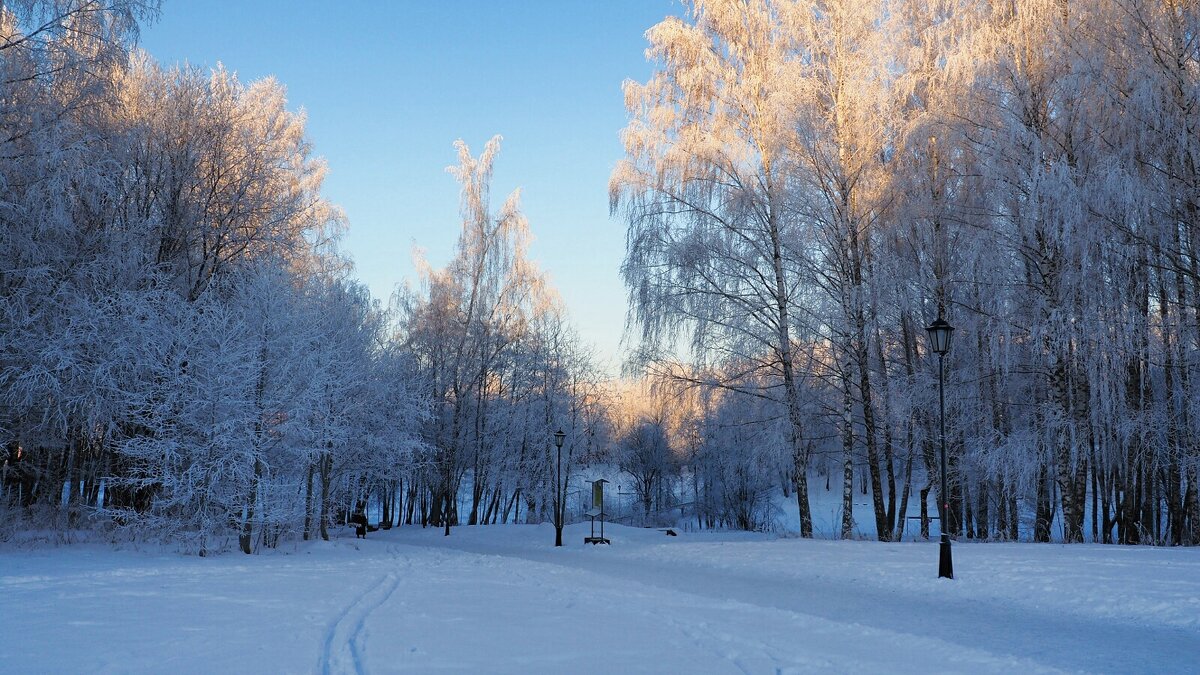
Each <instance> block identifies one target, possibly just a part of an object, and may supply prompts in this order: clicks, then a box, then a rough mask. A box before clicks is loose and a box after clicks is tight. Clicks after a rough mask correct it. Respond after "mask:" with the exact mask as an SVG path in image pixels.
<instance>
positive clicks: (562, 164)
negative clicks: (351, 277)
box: [141, 0, 681, 369]
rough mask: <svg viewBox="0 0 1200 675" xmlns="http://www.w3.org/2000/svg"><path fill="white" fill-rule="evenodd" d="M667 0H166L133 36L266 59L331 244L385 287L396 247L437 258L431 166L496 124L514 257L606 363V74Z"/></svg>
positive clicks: (169, 51) (620, 306) (454, 217)
mask: <svg viewBox="0 0 1200 675" xmlns="http://www.w3.org/2000/svg"><path fill="white" fill-rule="evenodd" d="M680 12H681V7H680V6H679V4H678V2H677V1H675V0H606V1H603V2H601V1H599V0H596V1H590V2H585V1H582V0H577V1H576V0H570V1H559V2H551V1H537V2H535V1H517V0H507V1H502V0H494V1H492V2H449V1H447V2H427V3H418V2H383V1H377V2H366V1H361V2H358V1H352V2H342V3H336V2H321V3H318V2H296V1H293V2H275V1H272V2H266V1H262V2H246V1H244V2H234V1H228V0H227V1H224V2H221V1H217V0H166V2H165V3H164V6H163V10H162V16H161V17H160V19H159V21H157V22H156V23H154V24H152V25H150V26H148V27H146V28H145V29H144V30H143V32H142V39H141V46H142V47H143V48H144V49H146V50H147V51H148V52H150V53H151V54H152V55H153V56H154V57H155V58H156V59H158V60H159V61H160V62H163V63H175V62H182V61H187V62H189V63H191V64H193V65H198V66H205V67H211V66H213V65H215V64H216V63H217V62H221V63H223V64H225V66H226V67H227V68H228V69H230V70H234V71H236V72H237V73H238V75H239V77H240V78H241V79H242V80H243V81H251V80H254V79H258V78H260V77H264V76H267V75H274V76H275V77H276V78H277V79H278V80H279V81H280V82H282V83H283V84H285V85H286V86H287V88H288V100H289V105H290V107H292V108H293V109H299V108H304V109H305V110H306V111H307V113H308V134H309V138H310V139H311V140H312V143H313V146H314V150H315V154H317V155H321V156H323V157H325V159H326V161H327V162H328V163H329V168H330V173H329V177H328V179H327V180H326V184H325V195H326V197H328V198H329V199H330V200H331V201H333V202H334V203H336V204H338V205H340V206H341V207H342V208H343V209H344V210H345V211H346V214H347V216H348V218H349V223H350V229H349V232H348V233H347V235H346V237H345V240H344V241H343V248H344V249H345V250H346V251H347V252H348V253H349V254H350V255H351V256H352V257H353V259H354V261H355V265H356V267H357V272H356V273H357V276H358V277H359V278H360V279H361V280H362V281H364V282H365V283H366V284H367V285H368V286H369V287H370V288H371V291H372V294H373V295H375V296H376V297H377V298H380V299H384V300H386V298H387V297H388V296H389V295H390V294H391V292H392V290H393V289H394V288H395V287H396V285H397V284H398V283H400V282H401V281H402V280H403V279H405V278H409V279H413V278H414V272H413V270H414V268H413V265H412V255H411V254H412V249H413V247H414V246H419V247H421V248H423V249H424V250H425V251H426V256H427V258H428V259H429V260H430V261H431V262H432V263H433V264H434V265H435V266H439V267H440V266H442V265H444V264H445V262H446V261H447V260H448V259H449V256H450V253H451V250H452V248H453V246H454V242H455V240H456V238H457V236H458V229H459V218H458V189H457V184H456V183H455V181H454V178H453V177H452V176H451V175H450V174H448V173H446V171H445V168H446V167H447V166H449V165H450V164H453V163H454V162H455V154H454V149H453V147H452V144H453V142H454V140H455V139H458V138H462V139H463V140H465V141H466V142H467V143H468V144H469V145H470V146H471V149H472V151H474V152H475V153H476V154H478V152H479V151H480V150H482V149H483V145H484V143H485V142H486V141H487V139H489V138H491V137H492V135H494V134H501V135H503V136H504V144H503V148H502V150H501V153H500V157H499V159H498V161H497V165H496V173H495V180H494V184H493V186H492V195H493V197H492V199H493V203H494V206H496V207H497V208H498V207H499V205H500V202H501V201H502V200H503V198H504V196H506V195H507V194H508V193H509V192H510V191H511V190H512V189H514V188H516V187H521V188H522V190H523V204H524V210H525V213H526V215H527V216H528V217H529V222H530V228H531V229H532V231H533V235H534V243H533V245H532V248H531V253H530V254H531V257H533V258H534V259H535V260H537V261H538V263H539V264H540V265H541V267H542V269H544V270H546V271H547V272H549V274H550V277H551V279H552V282H553V283H554V285H555V286H556V287H557V288H558V289H559V291H560V293H561V294H562V296H563V299H564V300H565V301H566V303H567V306H568V308H569V311H570V313H571V317H572V320H573V322H574V324H575V325H576V326H577V327H578V328H579V331H580V333H581V334H582V335H583V337H584V339H585V340H586V341H587V342H589V343H591V344H592V345H594V346H595V347H596V350H597V356H598V357H600V360H601V362H602V365H605V366H607V367H608V368H610V369H615V366H616V358H617V354H618V343H619V341H620V338H621V334H622V327H623V324H624V318H625V305H626V302H625V290H624V287H623V285H622V284H621V281H620V278H619V276H618V267H619V265H620V262H621V258H622V255H623V253H624V242H625V227H624V224H623V223H622V222H621V221H620V220H619V219H611V218H609V216H608V195H607V185H608V175H609V173H610V171H611V170H612V167H613V165H614V164H615V163H616V161H617V160H618V159H620V157H621V145H620V141H619V138H618V134H619V132H620V130H621V128H622V127H623V126H624V124H625V121H626V115H625V110H624V105H623V101H622V95H621V82H622V81H623V80H625V79H626V78H631V79H635V80H639V81H645V80H646V79H647V78H648V77H649V75H650V72H651V69H650V65H649V64H648V63H647V62H646V60H645V58H644V55H643V52H644V50H645V46H646V43H645V38H644V36H643V34H644V33H645V31H646V30H647V29H648V28H650V27H651V26H652V25H654V24H655V23H657V22H658V21H660V20H662V19H663V18H664V17H665V16H667V15H669V14H676V15H677V14H679V13H680Z"/></svg>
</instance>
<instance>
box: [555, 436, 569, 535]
mask: <svg viewBox="0 0 1200 675" xmlns="http://www.w3.org/2000/svg"><path fill="white" fill-rule="evenodd" d="M566 437H567V435H566V434H564V433H563V430H562V429H559V430H558V431H556V432H554V445H555V447H557V448H558V468H557V469H556V470H555V472H554V475H555V478H554V545H555V546H562V530H563V522H562V521H563V508H562V501H563V494H562V445H563V439H564V438H566Z"/></svg>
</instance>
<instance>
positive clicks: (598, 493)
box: [583, 478, 612, 546]
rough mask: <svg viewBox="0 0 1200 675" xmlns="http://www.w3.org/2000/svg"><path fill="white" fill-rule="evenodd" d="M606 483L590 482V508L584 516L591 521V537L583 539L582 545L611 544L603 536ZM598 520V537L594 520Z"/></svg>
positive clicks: (600, 481) (603, 481) (602, 480)
mask: <svg viewBox="0 0 1200 675" xmlns="http://www.w3.org/2000/svg"><path fill="white" fill-rule="evenodd" d="M607 482H608V481H606V480H604V479H603V478H601V479H600V480H594V481H592V508H590V509H588V510H587V511H585V512H584V515H585V516H587V517H588V518H591V519H592V536H590V537H584V538H583V543H585V544H592V545H593V546H595V545H596V544H611V543H612V542H611V541H609V540H608V538H607V537H605V536H604V484H605V483H607ZM597 518H599V519H600V536H599V537H597V536H596V519H597Z"/></svg>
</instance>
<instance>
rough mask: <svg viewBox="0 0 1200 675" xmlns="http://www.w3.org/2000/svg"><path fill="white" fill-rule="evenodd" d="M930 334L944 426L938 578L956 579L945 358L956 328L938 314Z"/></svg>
mask: <svg viewBox="0 0 1200 675" xmlns="http://www.w3.org/2000/svg"><path fill="white" fill-rule="evenodd" d="M925 330H926V331H927V332H928V333H929V345H930V347H931V348H932V349H933V352H934V353H935V354H937V355H938V408H939V410H940V411H941V425H942V512H941V514H940V515H939V517H940V518H941V522H942V545H941V547H940V548H941V554H940V557H939V559H938V578H945V579H953V578H954V561H953V560H952V559H951V557H950V533H949V532H948V531H947V529H946V528H947V526H948V525H949V518H948V516H949V515H950V488H949V485H948V483H947V480H946V377H945V372H946V371H945V364H944V361H945V356H946V352H948V351H950V336H951V335H952V334H953V333H954V326H951V325H950V324H948V323H946V320H945V319H943V318H942V314H941V312H938V318H937V321H934V322H933V323H931V324H929V327H928V328H926V329H925Z"/></svg>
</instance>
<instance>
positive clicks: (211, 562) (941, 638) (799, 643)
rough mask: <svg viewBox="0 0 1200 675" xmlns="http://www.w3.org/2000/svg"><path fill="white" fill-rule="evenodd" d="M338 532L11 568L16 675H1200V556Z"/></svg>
mask: <svg viewBox="0 0 1200 675" xmlns="http://www.w3.org/2000/svg"><path fill="white" fill-rule="evenodd" d="M586 532H587V525H586V524H580V525H572V526H568V528H567V530H566V533H565V542H566V544H567V545H566V546H564V547H563V548H561V549H555V548H554V547H553V540H554V533H553V529H552V528H550V527H548V526H544V525H543V526H530V525H511V526H491V527H459V528H456V529H454V530H453V532H452V534H451V536H450V537H443V536H441V533H440V531H438V530H434V529H427V530H422V529H420V528H401V529H396V530H392V531H388V532H383V531H381V532H376V533H371V534H370V535H369V537H368V538H367V539H366V540H356V539H354V538H353V536H352V530H339V531H338V532H337V534H338V535H339V536H338V538H336V539H335V540H334V541H332V542H310V543H307V544H302V545H299V546H294V547H289V548H287V549H286V550H282V549H281V550H279V551H274V552H270V553H267V554H263V555H255V556H244V555H241V554H228V555H223V556H217V557H209V558H198V557H187V556H180V555H175V554H165V553H159V552H144V551H128V550H123V551H114V550H112V549H110V548H107V547H103V546H97V545H74V546H63V547H59V548H53V549H40V550H32V551H30V550H16V549H12V548H9V549H5V550H3V551H2V552H0V616H3V617H5V619H6V622H8V623H9V625H8V626H7V630H6V633H7V638H8V639H6V640H4V641H3V642H0V672H21V673H37V672H104V673H110V672H172V673H193V672H195V673H199V672H205V673H211V672H321V673H357V672H419V673H438V672H489V673H559V672H568V671H570V672H584V673H588V672H597V673H599V672H689V673H726V672H732V673H736V672H749V673H776V672H779V673H807V672H899V673H907V672H912V673H916V672H972V673H987V672H1015V671H1022V672H1056V671H1086V672H1121V673H1130V672H1154V673H1168V672H1195V670H1196V667H1197V665H1196V664H1197V663H1200V551H1198V550H1196V549H1179V548H1174V549H1167V548H1149V547H1116V546H1098V545H1072V546H1061V545H1054V544H1041V545H1037V544H997V543H990V544H967V543H964V544H957V545H955V547H954V561H955V571H956V575H957V578H956V579H955V580H953V581H949V580H939V579H937V578H936V565H937V544H936V543H933V542H904V543H892V544H882V543H878V542H868V541H827V540H802V539H796V538H776V537H770V536H766V535H756V534H748V533H687V532H680V533H679V536H676V537H669V536H666V535H665V534H664V533H663V532H661V531H659V530H653V529H636V528H629V527H623V526H619V525H612V526H609V527H608V528H606V534H608V535H609V536H610V538H611V539H612V541H613V543H612V545H611V546H588V545H584V544H583V543H582V541H583V536H584V535H585V534H586Z"/></svg>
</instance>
